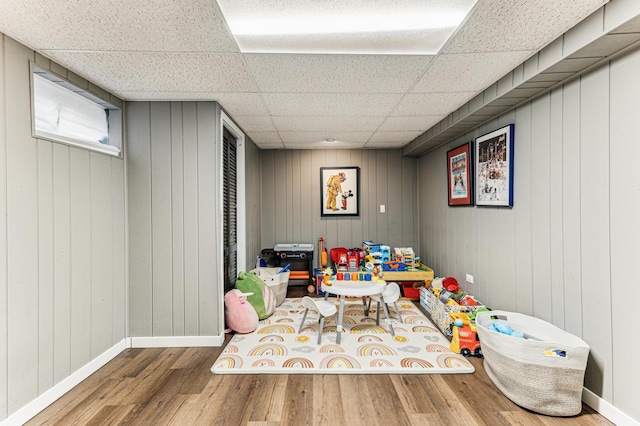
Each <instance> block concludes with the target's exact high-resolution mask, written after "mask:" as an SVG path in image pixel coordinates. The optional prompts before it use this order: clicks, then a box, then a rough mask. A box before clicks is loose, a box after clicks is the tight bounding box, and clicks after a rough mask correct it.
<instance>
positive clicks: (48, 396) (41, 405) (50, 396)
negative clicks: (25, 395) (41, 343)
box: [0, 339, 130, 426]
mask: <svg viewBox="0 0 640 426" xmlns="http://www.w3.org/2000/svg"><path fill="white" fill-rule="evenodd" d="M127 340H128V339H122V340H121V341H120V342H118V343H116V344H115V345H113V346H112V347H111V348H109V349H107V350H106V351H104V352H103V353H102V354H100V355H98V356H97V357H95V358H94V359H93V360H91V361H89V362H88V363H87V364H85V365H84V366H82V367H80V369H78V370H77V371H75V372H73V373H71V375H69V376H68V377H66V378H65V379H63V380H62V381H61V382H60V383H58V384H57V385H55V386H54V387H52V388H51V389H49V390H48V391H46V392H45V393H43V394H42V395H40V396H38V397H37V398H36V399H34V400H33V401H31V402H29V403H28V404H27V405H25V406H24V407H22V408H21V409H19V410H18V411H16V412H15V413H13V414H12V415H10V416H9V417H7V418H6V419H4V420H3V421H1V422H0V426H13V425H16V426H17V425H22V424H24V423H26V422H27V421H29V420H30V419H31V418H33V417H35V416H36V415H37V414H38V413H39V412H40V411H42V410H44V409H45V408H47V407H48V406H49V405H51V404H52V403H53V402H55V401H56V400H57V399H58V398H60V397H61V396H62V395H64V394H65V393H67V392H69V391H70V390H71V389H73V388H74V387H75V386H77V385H78V384H79V383H80V382H82V381H83V380H84V379H86V378H87V377H89V376H90V375H92V374H93V373H95V372H96V371H98V370H99V369H100V368H101V367H102V366H104V365H105V364H106V363H108V362H109V361H111V360H112V359H113V358H115V357H116V356H118V354H119V353H120V352H122V351H123V350H125V349H127V348H128V347H129V346H130V344H129V342H128V341H127Z"/></svg>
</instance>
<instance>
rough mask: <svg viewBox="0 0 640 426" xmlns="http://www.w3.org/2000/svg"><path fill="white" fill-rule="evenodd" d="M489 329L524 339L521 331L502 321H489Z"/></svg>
mask: <svg viewBox="0 0 640 426" xmlns="http://www.w3.org/2000/svg"><path fill="white" fill-rule="evenodd" d="M491 329H492V330H493V331H497V332H498V333H502V334H506V335H507V336H512V337H517V338H519V339H524V333H523V332H522V331H520V330H514V329H512V328H511V326H510V325H509V324H508V323H506V322H504V321H493V322H492V323H491Z"/></svg>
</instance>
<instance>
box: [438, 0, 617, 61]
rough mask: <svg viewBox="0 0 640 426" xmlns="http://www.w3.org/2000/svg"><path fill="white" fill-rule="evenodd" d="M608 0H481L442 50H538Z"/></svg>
mask: <svg viewBox="0 0 640 426" xmlns="http://www.w3.org/2000/svg"><path fill="white" fill-rule="evenodd" d="M607 1H608V0H575V1H566V2H562V1H561V2H559V1H557V0H538V1H521V2H510V1H509V2H505V1H503V0H486V1H480V2H478V5H477V6H476V9H475V11H474V13H473V14H472V15H471V16H470V17H469V19H467V22H466V24H465V25H464V26H463V27H462V28H460V30H459V31H458V32H457V33H456V34H455V35H454V36H453V38H452V39H451V40H450V41H449V43H448V44H447V45H446V46H445V47H444V49H443V52H442V53H463V52H497V51H503V52H506V51H514V50H539V49H541V48H542V47H544V46H545V45H547V44H548V43H549V42H550V41H552V40H554V39H555V38H557V37H559V36H560V35H562V34H563V33H564V32H566V31H567V30H568V29H569V28H571V27H572V26H573V25H575V24H576V23H577V22H579V21H581V20H583V19H584V18H586V17H587V16H589V15H590V14H591V13H592V12H594V11H596V10H597V9H598V8H600V7H601V6H602V5H604V4H605V3H606V2H607Z"/></svg>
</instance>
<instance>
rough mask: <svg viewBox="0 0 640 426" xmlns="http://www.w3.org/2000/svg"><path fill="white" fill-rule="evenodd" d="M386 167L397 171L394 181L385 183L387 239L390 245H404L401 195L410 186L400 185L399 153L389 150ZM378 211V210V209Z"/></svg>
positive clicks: (409, 188)
mask: <svg viewBox="0 0 640 426" xmlns="http://www.w3.org/2000/svg"><path fill="white" fill-rule="evenodd" d="M387 167H388V169H389V170H394V171H396V172H397V176H398V179H396V181H395V182H388V183H387V203H386V204H387V210H386V211H387V212H386V213H381V215H382V216H385V215H386V219H387V227H388V229H389V234H388V235H389V237H388V239H387V240H388V241H389V244H390V245H391V246H392V247H404V246H403V241H402V220H403V215H402V208H403V207H404V206H403V205H402V198H403V197H402V196H403V195H404V191H411V187H405V188H403V187H402V159H401V156H400V155H399V153H396V152H390V153H389V155H388V157H387ZM378 212H380V211H379V210H378Z"/></svg>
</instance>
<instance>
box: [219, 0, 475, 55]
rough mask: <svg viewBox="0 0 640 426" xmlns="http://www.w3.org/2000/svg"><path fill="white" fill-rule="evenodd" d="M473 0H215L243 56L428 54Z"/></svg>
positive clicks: (460, 19) (443, 40)
mask: <svg viewBox="0 0 640 426" xmlns="http://www.w3.org/2000/svg"><path fill="white" fill-rule="evenodd" d="M476 1H477V0H395V1H394V0H376V1H372V0H355V1H347V0H218V4H219V6H220V9H221V10H222V14H223V15H224V18H225V20H226V21H227V24H228V26H229V29H230V30H231V32H232V34H233V36H234V38H235V39H236V42H237V43H238V47H239V48H240V50H241V51H242V52H245V53H316V54H387V55H393V54H395V55H434V54H436V53H438V52H439V51H440V49H441V48H442V46H444V44H445V43H446V41H447V40H448V39H449V37H451V35H452V34H453V32H454V31H455V30H456V28H457V27H458V26H459V25H460V24H461V23H462V22H463V21H464V20H465V18H466V17H467V15H468V14H469V13H470V12H471V10H472V9H473V7H474V5H475V4H476Z"/></svg>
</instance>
